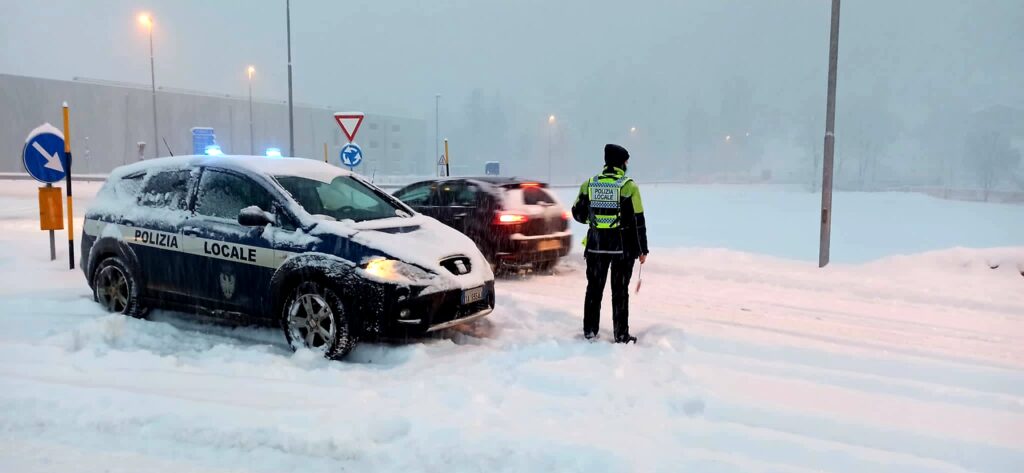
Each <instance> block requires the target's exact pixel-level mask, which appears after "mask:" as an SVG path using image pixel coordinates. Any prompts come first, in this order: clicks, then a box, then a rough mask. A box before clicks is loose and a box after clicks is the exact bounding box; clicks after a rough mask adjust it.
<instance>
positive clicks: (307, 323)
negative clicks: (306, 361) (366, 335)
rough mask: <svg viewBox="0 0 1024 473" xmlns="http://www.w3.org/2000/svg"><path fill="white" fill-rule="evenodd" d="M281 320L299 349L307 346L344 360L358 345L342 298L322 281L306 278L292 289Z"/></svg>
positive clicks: (324, 354)
mask: <svg viewBox="0 0 1024 473" xmlns="http://www.w3.org/2000/svg"><path fill="white" fill-rule="evenodd" d="M281 321H282V327H283V328H284V336H285V339H286V340H287V341H288V345H290V346H291V347H292V349H295V350H298V349H299V348H306V349H309V350H312V351H314V352H317V353H320V354H322V355H323V356H324V358H328V359H331V360H340V359H342V358H344V357H345V355H348V353H349V352H350V351H352V348H353V347H354V346H355V345H356V337H355V334H354V332H353V330H352V324H351V322H350V320H349V317H348V315H347V314H346V312H345V305H344V304H343V303H342V301H341V298H340V297H338V295H337V293H336V292H335V291H334V290H332V289H331V288H330V287H328V286H326V285H324V284H322V283H320V282H318V281H303V282H301V283H299V284H298V285H296V286H295V288H293V289H292V291H291V293H290V294H289V295H288V298H287V299H285V302H284V305H282V307H281Z"/></svg>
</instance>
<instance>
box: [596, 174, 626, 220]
mask: <svg viewBox="0 0 1024 473" xmlns="http://www.w3.org/2000/svg"><path fill="white" fill-rule="evenodd" d="M631 180H632V179H630V178H628V177H626V176H622V177H619V178H615V177H614V176H607V175H602V174H598V175H596V176H594V177H592V178H590V185H589V186H588V190H587V194H588V196H587V197H589V198H590V225H591V226H592V227H594V228H597V229H599V230H607V229H614V228H619V225H620V224H621V220H622V212H621V206H622V201H621V198H622V187H623V186H625V185H626V183H627V182H629V181H631Z"/></svg>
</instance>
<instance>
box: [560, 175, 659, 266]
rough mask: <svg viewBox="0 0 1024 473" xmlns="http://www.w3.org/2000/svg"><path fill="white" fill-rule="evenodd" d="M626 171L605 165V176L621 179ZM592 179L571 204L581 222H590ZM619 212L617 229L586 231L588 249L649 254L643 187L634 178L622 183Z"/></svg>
mask: <svg viewBox="0 0 1024 473" xmlns="http://www.w3.org/2000/svg"><path fill="white" fill-rule="evenodd" d="M625 174H626V172H625V171H624V170H622V169H621V168H617V167H612V166H606V167H605V168H604V171H603V172H602V173H601V176H602V177H607V178H611V179H619V178H621V177H623V176H625ZM589 196H590V179H587V180H586V181H585V182H584V183H583V185H581V186H580V192H579V195H577V196H576V203H575V204H573V206H572V216H573V218H574V219H575V220H576V221H577V222H580V223H583V224H588V225H589V224H590V215H591V209H590V197H589ZM619 214H620V216H621V220H620V223H619V227H618V228H611V229H598V228H595V227H594V225H590V229H589V230H588V231H587V239H586V240H585V241H586V251H587V253H595V254H622V255H624V256H626V257H627V258H631V259H632V258H637V257H638V256H640V255H642V254H643V255H646V254H647V253H648V250H647V224H646V220H645V219H644V206H643V201H642V200H641V199H640V186H638V185H637V184H636V182H633V181H632V180H630V181H628V182H626V183H625V184H624V185H623V186H622V190H621V193H620V194H619Z"/></svg>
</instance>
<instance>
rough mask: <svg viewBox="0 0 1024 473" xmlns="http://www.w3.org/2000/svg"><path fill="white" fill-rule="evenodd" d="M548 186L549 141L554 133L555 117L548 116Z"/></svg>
mask: <svg viewBox="0 0 1024 473" xmlns="http://www.w3.org/2000/svg"><path fill="white" fill-rule="evenodd" d="M548 125H550V126H549V127H548V185H551V140H552V139H553V137H552V135H554V133H555V131H554V130H555V116H554V115H548Z"/></svg>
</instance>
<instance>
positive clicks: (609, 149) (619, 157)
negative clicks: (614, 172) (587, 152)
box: [604, 144, 629, 168]
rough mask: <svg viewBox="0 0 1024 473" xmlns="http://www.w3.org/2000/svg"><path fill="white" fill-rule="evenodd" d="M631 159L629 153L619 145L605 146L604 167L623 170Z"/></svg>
mask: <svg viewBox="0 0 1024 473" xmlns="http://www.w3.org/2000/svg"><path fill="white" fill-rule="evenodd" d="M627 159H629V151H626V148H623V147H621V146H619V145H614V144H606V145H604V165H605V166H612V167H617V168H621V167H624V166H625V165H626V160H627Z"/></svg>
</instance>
